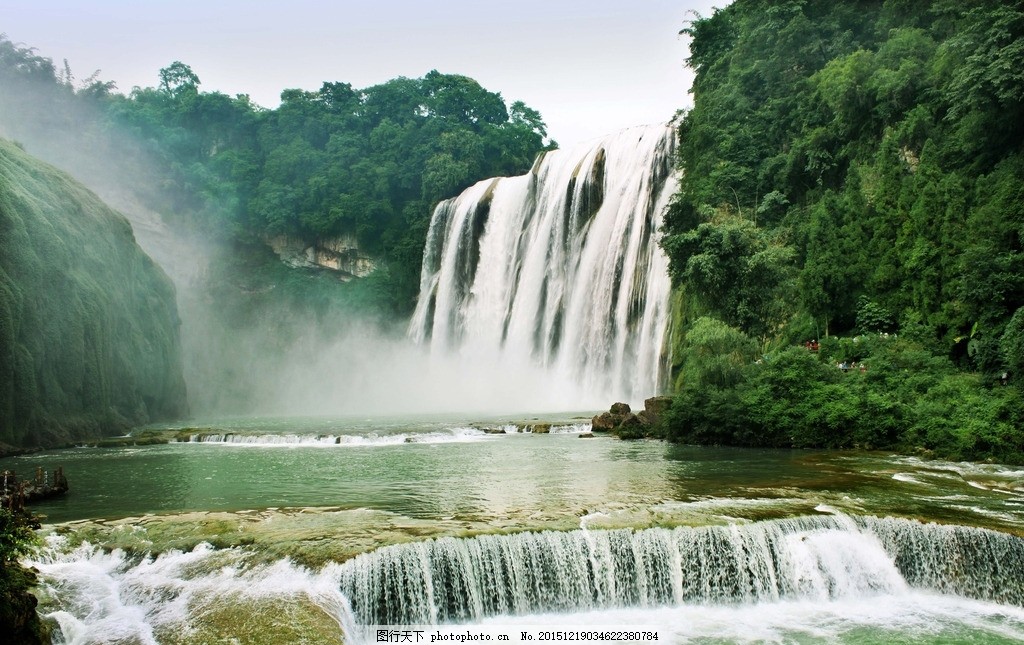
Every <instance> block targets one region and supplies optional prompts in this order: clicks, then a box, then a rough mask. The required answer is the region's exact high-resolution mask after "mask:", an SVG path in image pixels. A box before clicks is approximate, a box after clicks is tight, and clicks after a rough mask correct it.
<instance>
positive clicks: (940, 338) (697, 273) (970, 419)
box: [664, 0, 1024, 457]
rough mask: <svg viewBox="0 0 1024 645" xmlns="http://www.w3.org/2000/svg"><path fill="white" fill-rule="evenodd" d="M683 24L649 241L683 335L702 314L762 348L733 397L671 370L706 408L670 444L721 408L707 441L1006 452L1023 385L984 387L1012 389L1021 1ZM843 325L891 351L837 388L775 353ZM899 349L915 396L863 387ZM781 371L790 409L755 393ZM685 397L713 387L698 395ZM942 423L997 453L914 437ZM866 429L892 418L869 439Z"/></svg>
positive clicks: (832, 8) (1016, 371) (763, 14)
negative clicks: (885, 342) (794, 385)
mask: <svg viewBox="0 0 1024 645" xmlns="http://www.w3.org/2000/svg"><path fill="white" fill-rule="evenodd" d="M684 33H685V34H687V35H688V36H689V37H690V38H691V47H690V51H691V58H690V59H689V63H690V65H691V66H692V67H693V68H694V69H695V71H696V82H695V84H694V88H693V92H694V107H693V109H692V110H691V111H689V112H688V113H687V114H686V115H685V118H684V119H683V121H682V126H681V132H680V138H681V145H680V155H681V163H682V166H683V169H684V175H683V179H682V184H681V189H680V192H679V194H678V195H677V198H676V200H675V202H674V204H673V207H672V208H671V210H670V213H669V214H668V217H667V224H666V237H665V240H664V247H665V249H666V251H667V252H668V253H669V256H670V262H671V274H672V276H673V279H674V281H675V284H676V285H677V286H678V287H679V288H680V289H681V290H682V292H683V293H684V297H685V300H686V306H685V307H683V308H681V309H682V310H683V311H684V312H685V314H686V317H687V319H686V320H683V321H681V322H682V324H683V325H684V326H687V327H688V326H693V328H694V329H696V330H698V331H699V326H698V325H697V324H696V321H697V320H698V319H699V318H701V317H710V318H712V319H714V320H715V321H717V322H718V323H719V324H722V325H726V326H728V327H731V328H733V329H734V330H735V331H736V332H737V333H740V334H743V335H744V336H745V337H749V338H752V339H754V340H755V341H757V342H758V344H759V345H760V353H761V354H765V355H766V357H765V359H764V360H762V362H761V363H760V364H759V365H757V366H756V367H754V366H746V367H744V368H743V369H741V370H740V372H739V373H741V375H740V376H737V378H736V383H743V384H745V385H743V386H739V385H733V386H724V387H723V386H722V385H721V384H716V383H707V382H705V383H704V384H701V382H700V381H699V380H694V379H692V378H690V379H687V378H686V372H687V371H690V372H692V371H693V370H694V368H693V367H692V366H690V367H687V366H686V365H683V366H682V367H681V370H682V372H683V378H682V396H683V398H685V399H687V405H696V406H697V407H698V408H700V409H701V410H704V412H703V413H698V412H686V413H685V414H684V415H683V416H685V417H687V418H686V419H684V418H682V417H680V419H679V423H678V424H677V426H676V427H677V433H678V434H679V436H680V437H681V438H693V437H694V436H696V435H695V434H694V433H697V434H699V433H700V432H703V431H702V430H700V428H704V429H706V430H708V431H711V430H713V429H714V427H715V425H714V424H713V423H710V421H708V420H709V419H711V418H713V417H714V418H722V419H725V418H726V417H729V418H732V419H734V421H735V422H736V423H740V424H741V425H743V428H740V427H739V426H735V427H733V426H730V427H732V428H733V429H732V430H731V431H726V430H724V429H721V430H720V431H719V430H715V432H717V433H718V435H716V436H717V438H716V439H715V440H719V441H724V442H738V443H747V444H765V445H804V444H814V445H851V444H854V443H860V444H865V445H868V444H870V445H876V446H883V445H884V446H888V445H895V444H900V443H902V444H906V445H917V446H923V447H926V448H941V449H942V450H943V451H945V452H947V453H949V454H957V455H962V456H971V457H978V456H1000V455H1002V456H1005V455H1008V454H1009V455H1012V454H1013V451H1014V450H1017V451H1019V450H1020V449H1021V439H1020V437H1021V433H1022V428H1024V425H1022V423H1021V421H1022V420H1021V419H1020V417H1019V415H1012V414H1009V413H1008V412H1007V410H1008V409H1009V408H1007V405H1009V404H1008V403H1007V402H1008V401H1009V400H1010V398H1012V397H1018V398H1019V393H1018V392H1017V390H1016V388H1013V387H1010V388H1005V389H1001V387H1000V386H999V385H998V384H999V383H1000V382H1001V381H1002V375H1003V374H1004V373H1006V374H1007V376H1008V378H1009V381H1010V383H1011V384H1013V383H1017V384H1019V383H1020V382H1022V381H1024V372H1021V367H1022V364H1021V361H1022V359H1021V347H1022V343H1024V341H1022V337H1021V332H1022V327H1021V321H1022V320H1024V313H1022V312H1024V309H1022V307H1024V149H1022V143H1024V73H1022V71H1021V70H1022V69H1024V46H1022V43H1024V3H1022V2H1019V1H1017V2H996V1H994V0H988V1H981V0H976V1H972V2H953V1H951V0H933V1H931V2H907V1H906V0H886V1H884V2H882V1H880V0H875V1H859V2H849V3H833V2H824V1H822V0H789V1H786V2H768V1H766V0H736V2H734V3H732V4H730V5H729V6H728V7H727V8H725V9H723V10H720V11H718V12H716V13H715V14H714V15H713V16H710V17H706V18H699V19H697V20H695V21H694V22H692V23H690V24H689V25H688V26H687V27H686V29H684ZM704 326H705V327H706V326H707V324H706V323H704ZM684 331H685V330H684ZM858 333H862V334H878V333H895V334H898V336H899V338H900V343H901V344H900V345H899V346H898V349H894V348H888V349H885V350H881V349H879V350H877V352H876V353H874V354H872V355H871V359H870V371H869V372H868V376H867V377H865V378H863V379H860V380H854V379H857V378H860V377H859V374H858V376H856V377H854V379H846V380H837V379H839V376H838V374H839V373H840V372H839V371H838V370H836V369H835V366H834V365H826V364H825V360H826V359H827V355H826V353H825V352H821V353H813V352H806V351H804V352H803V353H802V354H799V353H794V351H796V350H786V349H785V348H786V347H787V346H792V345H793V344H797V343H802V342H804V341H806V340H810V339H820V338H822V337H823V336H827V335H829V334H840V335H845V336H850V335H854V334H858ZM680 336H681V337H683V338H685V335H680ZM693 342H699V339H698V340H694V341H693ZM904 342H905V343H906V344H905V345H904V344H903V343H904ZM687 343H688V341H686V340H684V341H683V345H682V346H681V347H680V348H679V351H677V353H676V356H677V357H680V358H682V357H686V356H689V355H692V354H693V351H692V348H688V347H687ZM690 344H691V345H692V344H693V343H692V342H691V343H690ZM744 346H745V345H744ZM800 351H803V350H800ZM892 352H897V354H898V355H896V354H892ZM907 353H910V354H913V355H915V356H917V357H918V359H919V360H918V359H915V361H916V362H913V365H912V366H908V367H906V370H907V373H906V378H907V379H917V381H916V382H915V385H914V386H913V388H916V389H915V390H914V395H915V396H917V397H918V400H917V401H916V402H915V403H913V405H911V399H912V398H913V397H911V396H910V395H909V394H908V395H907V396H904V394H906V393H901V392H902V390H900V388H899V387H897V386H898V385H899V382H900V378H897V377H896V376H893V377H892V380H884V379H882V376H880V375H882V374H883V373H885V370H886V369H887V368H886V367H885V365H886V364H887V363H888V364H892V363H898V362H899V360H900V357H901V356H902V357H905V355H906V354H907ZM865 357H867V355H865ZM925 357H929V358H928V359H927V360H926V359H925ZM751 370H753V371H751ZM815 370H817V372H815ZM916 372H917V373H916ZM919 372H926V373H927V376H928V378H925V379H924V380H921V379H922V378H924V375H922V374H919ZM915 373H916V374H915ZM786 374H791V375H802V376H800V378H798V379H796V381H794V382H799V384H800V387H801V388H806V389H805V390H804V391H803V392H802V393H801V394H800V397H799V401H797V400H790V399H787V398H785V397H782V398H779V397H780V396H781V395H780V394H779V392H780V391H779V389H778V388H777V387H775V385H770V384H766V383H762V382H761V381H762V380H763V379H775V378H779V379H784V377H785V375H786ZM810 374H816V376H814V377H813V378H812V377H810V376H808V375H810ZM900 374H902V372H901V373H900ZM804 377H807V378H804ZM919 377H920V378H919ZM928 379H932V380H928ZM812 386H813V387H812ZM701 388H717V389H708V392H707V393H708V395H709V400H707V401H703V400H702V401H700V402H698V401H697V400H696V399H698V398H701V397H698V396H696V392H697V391H698V390H699V389H701ZM744 388H746V389H744ZM822 388H824V390H822ZM893 388H895V389H893ZM783 389H784V388H783ZM741 390H742V391H741ZM898 390H899V391H898ZM757 392H761V393H768V392H772V393H774V394H765V396H764V398H758V396H760V395H757ZM794 396H796V395H795V394H794ZM847 396H852V397H854V399H856V400H857V401H860V403H859V404H858V405H857V406H852V404H851V406H847V405H846V403H844V401H847V399H846V398H844V397H847ZM751 397H753V398H751ZM773 397H774V398H773ZM872 397H875V398H872ZM878 397H881V398H878ZM773 400H774V401H776V402H777V401H787V402H788V403H789V404H792V405H791V406H790V407H789V408H787V410H788V411H786V410H783V409H782V407H785V406H782V407H780V405H781V404H773V405H769V403H770V402H771V401H773ZM950 400H958V401H959V402H960V403H962V406H961V407H959V408H957V411H956V414H953V412H954V411H952V410H948V409H945V408H943V406H947V407H948V405H949V401H950ZM758 401H760V402H761V403H758ZM929 401H931V402H933V403H935V405H934V406H932V408H929V409H925V408H927V407H928V406H927V405H926V403H927V402H929ZM800 402H806V404H805V406H804V407H806V410H804V412H806V414H803V413H802V412H800V410H801V409H803V408H801V405H799V404H800ZM847 402H848V401H847ZM762 403H763V405H762ZM975 403H977V405H975ZM709 406H712V407H714V406H717V412H716V411H715V410H712V409H711V408H709ZM907 406H911V407H907ZM730 408H731V409H732V410H733V412H735V414H732V415H730V414H725V411H726V410H727V409H730ZM911 408H913V410H912V409H911ZM965 410H967V411H969V412H966V411H965ZM947 413H948V414H947ZM702 414H703V415H704V416H703V417H701V418H703V419H704V420H703V421H700V420H699V419H697V417H693V416H692V415H698V417H700V416H701V415H702ZM816 415H818V416H820V415H832V416H831V417H830V418H829V419H825V420H821V419H818V418H817V416H816ZM921 415H924V416H921ZM943 415H946V416H945V417H944V418H945V419H946V421H945V422H946V423H953V422H952V421H951V419H954V418H956V419H958V421H957V423H960V422H961V421H962V423H960V426H961V428H962V429H961V430H960V431H959V432H967V433H968V434H971V435H972V436H973V437H975V439H978V441H981V434H982V430H983V429H987V430H986V432H991V433H996V434H999V435H1000V436H1001V439H1000V440H999V441H995V443H993V444H992V445H993V446H996V444H998V447H993V448H991V449H990V448H989V447H986V446H982V445H980V444H977V442H975V443H973V444H972V443H971V441H974V440H973V439H972V440H971V441H968V442H967V443H968V444H971V445H972V446H973V447H966V444H962V443H957V444H956V446H955V447H954V446H953V443H955V442H953V443H951V442H949V441H946V440H945V439H941V440H940V439H939V438H938V435H939V434H941V432H939V431H938V430H934V428H933V431H925V430H923V429H922V428H923V427H924V426H922V425H921V424H926V425H927V424H939V423H940V422H941V421H942V419H943ZM964 415H966V418H963V419H960V417H962V416H964ZM790 417H792V418H790ZM926 418H927V420H926ZM879 419H884V420H885V421H884V422H885V423H889V424H891V427H889V428H880V427H877V428H873V429H871V430H870V431H869V430H867V429H865V426H864V423H875V422H881V421H879ZM740 420H742V421H740ZM1000 424H1002V425H1000ZM785 427H790V428H791V429H790V430H788V431H784V430H783V428H785ZM824 427H831V428H833V429H834V433H833V434H831V435H829V437H825V436H820V437H818V436H816V435H815V434H814V433H815V432H817V431H818V430H815V428H817V429H819V430H820V429H821V428H824ZM792 428H803V430H794V429H792ZM964 428H971V430H969V431H968V430H965V429H964ZM780 433H781V434H780ZM787 433H788V434H787ZM794 433H795V434H794ZM1007 433H1008V434H1007ZM811 437H815V438H814V440H813V441H812V440H811V439H810V438H811ZM986 441H987V440H986Z"/></svg>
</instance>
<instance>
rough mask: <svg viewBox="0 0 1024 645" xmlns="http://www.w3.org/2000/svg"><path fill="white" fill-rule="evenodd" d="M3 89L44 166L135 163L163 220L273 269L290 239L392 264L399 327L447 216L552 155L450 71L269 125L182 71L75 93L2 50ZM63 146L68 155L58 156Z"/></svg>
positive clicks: (10, 123)
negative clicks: (457, 199) (272, 261)
mask: <svg viewBox="0 0 1024 645" xmlns="http://www.w3.org/2000/svg"><path fill="white" fill-rule="evenodd" d="M0 81H3V83H4V86H5V92H4V96H2V97H0V106H2V107H3V108H4V113H5V116H4V118H3V119H2V121H3V123H2V124H0V126H2V127H3V128H4V129H6V130H7V131H8V132H10V133H12V134H14V135H15V136H16V137H18V138H22V137H23V138H25V139H26V140H28V141H30V142H31V143H32V145H31V148H32V149H33V151H37V152H38V153H39V154H41V155H42V156H43V157H44V158H55V157H61V158H62V159H66V158H67V150H66V149H67V148H71V149H72V150H74V149H78V148H85V147H89V146H91V150H92V153H93V154H94V155H101V154H102V156H103V157H105V158H107V159H111V160H115V161H114V163H118V161H116V160H124V165H125V168H124V169H120V170H121V173H120V174H122V175H123V176H128V177H129V178H130V180H131V182H130V183H131V184H132V186H131V189H132V190H133V191H135V192H137V193H138V194H139V197H140V199H141V200H142V201H143V203H145V204H146V205H147V206H148V207H149V208H152V209H154V210H156V211H158V212H161V213H163V214H165V216H170V217H171V218H172V219H174V220H177V222H176V223H177V225H179V226H182V227H185V228H189V229H194V230H197V231H200V232H201V234H202V235H204V236H214V237H220V238H221V239H224V240H226V241H229V242H231V243H233V244H235V245H236V247H235V248H236V251H239V252H243V253H248V251H247V250H246V249H249V250H251V251H252V252H253V253H252V254H250V255H251V256H252V257H263V255H262V253H261V252H260V251H259V247H261V246H262V245H263V243H264V241H265V240H266V238H268V237H270V236H277V235H287V236H291V237H296V238H299V239H301V240H303V241H305V242H307V243H314V242H316V241H317V240H320V239H324V238H329V237H333V236H338V235H343V234H344V235H355V236H356V237H357V238H358V240H359V242H360V243H361V245H362V246H363V247H364V249H365V250H366V251H368V252H370V253H372V254H374V255H375V256H377V257H380V258H382V260H383V263H382V264H383V266H384V269H383V271H382V273H383V274H384V277H385V278H386V280H387V284H388V288H387V289H386V290H384V291H382V294H385V293H386V294H387V297H386V299H385V300H386V301H387V302H385V303H383V304H385V305H387V306H390V307H391V308H392V309H393V310H396V311H397V312H398V313H403V312H405V311H407V310H408V309H409V308H410V307H411V305H412V299H413V298H414V296H415V293H416V290H417V288H418V279H419V266H420V260H421V255H422V249H423V243H424V240H425V237H426V227H427V225H428V223H429V219H430V213H431V210H432V207H433V205H434V204H436V203H437V202H438V201H439V200H441V199H444V198H447V197H451V196H454V195H456V194H457V193H458V192H460V191H461V190H463V189H464V188H466V187H468V186H469V185H471V184H472V183H474V182H476V181H479V180H481V179H484V178H486V177H491V176H496V175H510V174H520V173H523V172H525V171H526V170H528V169H529V167H530V165H531V164H532V162H533V159H534V157H535V156H536V154H537V153H538V152H540V151H541V150H542V149H544V148H545V147H550V146H553V145H554V144H553V143H552V142H549V141H546V136H547V133H546V131H545V127H544V123H543V121H542V120H541V117H540V114H539V113H537V112H536V111H535V110H533V109H531V108H529V107H527V106H526V105H524V104H523V103H521V102H514V103H512V104H511V105H507V104H506V102H505V100H504V99H503V98H502V96H501V95H500V94H497V93H495V92H491V91H489V90H486V89H484V88H483V87H481V86H480V84H479V83H477V82H476V81H474V80H473V79H470V78H468V77H465V76H460V75H457V74H442V73H440V72H437V71H432V72H430V73H428V74H427V75H426V76H424V77H423V78H420V79H409V78H397V79H394V80H391V81H388V82H386V83H382V84H380V85H376V86H373V87H369V88H365V89H361V90H360V89H355V88H353V87H352V86H351V85H349V84H347V83H340V82H326V83H324V84H323V85H322V86H321V88H320V89H319V90H316V91H305V90H298V89H289V90H285V91H284V92H282V95H281V104H280V106H279V107H278V108H276V109H273V110H267V109H263V108H261V107H259V106H257V105H255V104H253V103H252V102H251V100H250V99H249V97H248V96H246V95H239V96H235V97H229V96H227V95H225V94H222V93H220V92H205V91H203V90H202V82H201V79H200V78H199V76H198V74H196V72H195V71H194V70H192V69H191V68H190V67H189V66H188V65H187V64H185V63H182V62H180V61H175V62H173V63H171V64H170V65H168V66H167V67H165V68H163V69H161V70H160V72H159V83H158V85H157V86H156V87H146V88H138V87H136V88H134V89H133V90H132V91H131V92H129V93H128V94H127V95H123V94H119V93H117V92H114V91H113V88H112V87H111V85H112V84H110V83H101V82H99V81H95V79H90V80H89V82H88V83H84V84H76V83H74V82H73V78H72V77H71V73H70V71H68V72H67V73H66V74H64V75H61V74H58V73H57V71H56V69H55V67H54V65H53V64H52V62H51V61H50V60H49V59H46V58H42V57H40V56H38V55H36V53H35V52H34V50H32V49H30V48H25V47H22V46H19V45H15V44H13V43H12V42H11V41H10V40H8V39H6V38H2V37H0ZM6 88H10V91H7V89H6ZM41 102H45V105H46V108H45V110H44V111H42V112H41V111H40V110H39V109H38V107H39V105H40V103H41ZM41 114H42V115H43V116H40V115H41ZM55 126H56V127H55ZM33 135H35V136H33ZM57 141H61V142H63V143H64V148H65V150H64V151H58V150H53V151H51V154H47V150H46V147H47V146H48V145H54V144H53V142H57ZM69 142H70V143H72V144H73V145H70V146H69V145H67V143H69ZM37 149H38V150H37ZM62 153H63V156H62ZM80 166H82V168H83V173H88V172H89V169H88V166H89V164H88V162H84V163H82V164H80ZM139 168H144V169H145V173H142V172H141V171H140V170H139ZM76 172H77V169H76ZM147 179H148V182H147ZM125 183H129V182H125ZM147 183H148V184H149V186H146V185H145V184H147Z"/></svg>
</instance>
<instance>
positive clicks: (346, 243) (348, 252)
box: [267, 235, 377, 282]
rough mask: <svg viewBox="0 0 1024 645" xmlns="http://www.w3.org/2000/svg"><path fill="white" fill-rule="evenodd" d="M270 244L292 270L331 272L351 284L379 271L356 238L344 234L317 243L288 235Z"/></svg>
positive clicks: (374, 261) (373, 259)
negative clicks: (352, 281) (322, 270)
mask: <svg viewBox="0 0 1024 645" xmlns="http://www.w3.org/2000/svg"><path fill="white" fill-rule="evenodd" d="M267 245H268V246H270V248H271V249H272V250H273V251H274V253H275V254H277V256H278V257H279V258H281V262H284V263H285V264H286V265H288V266H290V267H292V268H304V269H328V270H330V271H335V272H337V273H338V277H339V278H340V279H341V280H343V281H345V282H348V281H349V280H352V279H355V278H365V277H366V276H368V275H370V274H371V273H373V272H374V271H375V270H376V269H377V260H376V259H375V258H373V257H371V256H370V255H369V254H367V253H366V252H364V251H363V250H362V249H361V248H360V247H359V242H358V241H357V240H356V238H355V237H354V236H351V235H342V236H340V237H332V238H327V239H323V240H318V241H317V242H315V243H312V244H310V243H309V242H306V241H305V240H301V239H299V238H296V237H289V236H287V235H277V236H274V237H271V238H268V239H267Z"/></svg>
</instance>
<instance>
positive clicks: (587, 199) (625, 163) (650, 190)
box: [409, 125, 677, 407]
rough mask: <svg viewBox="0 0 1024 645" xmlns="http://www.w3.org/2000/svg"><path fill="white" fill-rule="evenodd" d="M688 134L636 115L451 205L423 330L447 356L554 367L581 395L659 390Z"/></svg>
mask: <svg viewBox="0 0 1024 645" xmlns="http://www.w3.org/2000/svg"><path fill="white" fill-rule="evenodd" d="M674 147H675V133H674V130H673V128H672V127H671V126H669V125H658V126H650V127H641V128H633V129H629V130H625V131H623V132H620V133H618V134H615V135H612V136H609V137H606V138H604V139H600V140H598V141H596V142H594V143H591V144H587V145H582V146H579V147H576V148H572V149H568V150H556V151H553V152H549V153H546V154H544V155H542V156H541V157H539V158H538V159H537V161H536V163H535V164H534V167H533V169H532V170H531V171H530V172H529V173H528V174H526V175H522V176H519V177H506V178H497V179H489V180H485V181H482V182H479V183H478V184H476V185H474V186H472V187H470V188H469V189H467V190H466V191H465V192H464V193H462V194H461V195H459V196H458V197H456V198H454V199H450V200H447V201H445V202H442V203H441V204H439V205H438V206H437V208H436V210H435V211H434V214H433V218H432V220H431V223H430V229H429V232H428V235H427V242H426V247H425V249H424V258H423V270H422V274H421V278H420V295H419V301H418V304H417V307H416V311H415V313H414V315H413V318H412V321H411V323H410V329H409V332H410V335H411V336H412V337H413V338H414V339H415V340H416V341H418V342H420V343H421V344H429V347H430V350H431V352H432V354H434V355H442V356H450V355H452V354H457V355H461V356H463V357H465V358H466V359H468V360H472V361H475V362H477V363H480V362H484V363H487V364H491V365H494V366H497V367H499V368H500V369H501V370H502V371H503V373H505V374H508V373H509V372H516V371H521V372H522V373H523V374H524V378H532V379H535V378H536V377H537V374H538V373H539V374H542V375H543V376H542V377H546V378H547V380H548V381H549V382H550V383H551V387H552V388H556V389H557V390H558V394H559V395H560V396H561V398H562V400H563V401H564V402H566V403H567V404H569V405H573V404H576V405H579V406H584V405H587V406H591V405H594V404H597V405H598V406H599V407H604V406H605V405H606V404H607V402H608V401H609V400H613V399H618V400H627V401H639V400H640V399H642V398H643V397H646V396H651V395H653V394H655V393H657V392H658V391H659V390H660V389H661V385H662V383H663V380H664V378H665V374H666V371H667V370H666V364H667V357H666V343H665V339H666V331H667V326H668V300H669V291H670V283H669V278H668V260H667V258H666V257H665V255H664V253H663V252H662V250H661V248H660V247H659V246H658V243H657V232H658V230H659V228H660V226H661V218H662V212H663V211H664V210H665V208H666V206H667V204H668V201H669V199H670V198H671V196H672V194H673V193H674V192H675V190H676V187H677V178H676V176H675V173H674V170H673V168H674ZM531 370H532V372H531Z"/></svg>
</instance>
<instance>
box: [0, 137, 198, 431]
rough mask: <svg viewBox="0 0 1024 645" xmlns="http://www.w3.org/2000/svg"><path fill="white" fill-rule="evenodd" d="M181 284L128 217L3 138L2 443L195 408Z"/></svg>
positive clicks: (120, 425)
mask: <svg viewBox="0 0 1024 645" xmlns="http://www.w3.org/2000/svg"><path fill="white" fill-rule="evenodd" d="M178 325H179V320H178V312H177V306H176V304H175V294H174V287H173V286H172V284H171V282H170V280H168V278H167V277H166V275H164V273H163V272H162V271H161V270H160V268H159V267H157V266H156V265H155V264H154V263H153V261H152V260H151V259H150V258H149V257H148V256H147V255H146V254H145V253H143V251H142V250H141V249H140V248H139V247H138V245H137V244H136V243H135V238H134V236H133V233H132V229H131V226H130V225H129V223H128V221H127V220H126V219H125V218H124V217H123V216H121V215H119V214H118V213H116V212H114V211H113V210H111V209H110V208H109V207H108V206H106V205H105V204H104V203H103V202H101V201H100V200H99V198H97V197H96V196H95V195H94V194H93V193H92V192H90V191H89V190H88V189H86V188H85V187H84V186H82V185H81V184H79V183H77V182H76V181H74V180H73V179H71V178H70V177H69V176H68V175H66V174H64V173H62V172H60V171H58V170H57V169H55V168H53V167H51V166H49V165H47V164H44V163H42V162H40V161H38V160H36V159H34V158H32V157H30V156H29V155H27V154H26V153H25V152H23V151H22V150H21V149H20V148H19V146H17V145H15V144H13V143H11V142H9V141H6V140H0V443H2V444H8V445H9V446H16V447H31V446H49V445H58V444H61V443H66V442H68V441H73V440H78V439H82V438H86V437H96V436H101V435H109V434H116V433H120V432H123V431H124V430H125V429H127V428H128V427H131V426H133V425H136V424H141V423H145V422H149V421H153V420H157V419H166V418H173V417H176V416H180V415H182V414H185V413H186V412H187V403H186V398H185V383H184V380H183V378H182V373H181V356H180V347H179V336H178Z"/></svg>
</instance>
